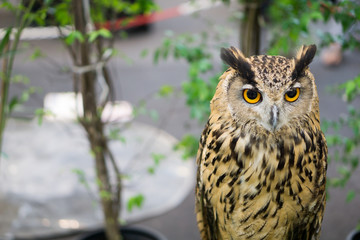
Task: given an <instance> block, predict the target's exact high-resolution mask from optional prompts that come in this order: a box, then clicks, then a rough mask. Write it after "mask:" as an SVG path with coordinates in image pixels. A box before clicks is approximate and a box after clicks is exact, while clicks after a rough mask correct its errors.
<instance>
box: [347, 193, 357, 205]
mask: <svg viewBox="0 0 360 240" xmlns="http://www.w3.org/2000/svg"><path fill="white" fill-rule="evenodd" d="M355 195H356V193H355V191H354V190H350V191H349V192H348V193H347V195H346V202H351V201H352V200H353V199H354V198H355Z"/></svg>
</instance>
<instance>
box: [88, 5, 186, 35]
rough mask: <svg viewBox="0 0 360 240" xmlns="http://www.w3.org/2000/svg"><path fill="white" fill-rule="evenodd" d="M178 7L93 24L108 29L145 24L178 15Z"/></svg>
mask: <svg viewBox="0 0 360 240" xmlns="http://www.w3.org/2000/svg"><path fill="white" fill-rule="evenodd" d="M180 15H181V14H180V12H179V7H174V8H169V9H166V10H164V11H160V12H155V13H151V14H143V15H139V16H136V17H134V18H120V19H118V20H115V21H106V22H104V23H98V24H95V26H96V27H97V28H106V29H109V30H120V29H128V28H133V27H138V26H142V25H145V24H149V23H153V22H158V21H162V20H166V19H169V18H174V17H178V16H180Z"/></svg>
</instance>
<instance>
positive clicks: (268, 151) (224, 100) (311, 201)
mask: <svg viewBox="0 0 360 240" xmlns="http://www.w3.org/2000/svg"><path fill="white" fill-rule="evenodd" d="M315 52H316V47H315V45H310V46H303V47H302V48H301V49H300V50H299V52H298V54H297V56H296V57H295V58H292V59H288V58H285V57H281V56H266V55H261V56H252V57H249V58H245V57H244V55H243V54H242V53H241V52H240V51H239V50H237V49H235V48H230V49H222V52H221V58H222V59H223V60H224V61H225V62H226V63H227V64H228V65H229V66H230V68H229V69H228V70H227V71H226V72H225V73H224V74H223V75H222V76H221V78H220V82H219V84H218V86H217V89H216V93H215V95H214V97H213V99H212V101H211V115H210V117H209V120H208V122H207V124H206V126H205V129H204V131H203V134H202V136H201V139H200V144H199V150H198V155H197V165H198V172H197V186H196V212H197V220H198V227H199V230H200V232H201V237H202V239H203V240H220V239H224V240H225V239H229V240H230V239H259V240H260V239H262V240H275V239H276V240H284V239H286V240H306V239H308V240H310V239H319V236H320V229H321V222H322V218H323V214H324V208H325V175H326V168H327V162H326V158H327V147H326V142H325V138H324V135H323V133H322V132H321V130H320V116H319V101H318V95H317V90H316V85H315V80H314V77H313V75H312V74H311V72H310V70H309V68H308V65H309V64H310V62H311V61H312V59H313V57H314V55H315ZM298 93H299V94H298ZM257 94H258V95H257ZM258 96H260V98H258ZM294 99H295V100H294ZM250 102H251V103H250Z"/></svg>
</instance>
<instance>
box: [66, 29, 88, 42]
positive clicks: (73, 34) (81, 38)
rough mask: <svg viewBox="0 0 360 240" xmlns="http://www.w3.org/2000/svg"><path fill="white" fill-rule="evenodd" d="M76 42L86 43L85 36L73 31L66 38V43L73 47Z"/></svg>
mask: <svg viewBox="0 0 360 240" xmlns="http://www.w3.org/2000/svg"><path fill="white" fill-rule="evenodd" d="M75 40H78V41H79V42H81V43H82V42H84V40H85V39H84V36H83V35H82V34H81V32H79V31H72V32H71V33H70V34H69V35H68V36H67V37H66V38H65V43H66V44H67V45H72V44H73V43H74V42H75Z"/></svg>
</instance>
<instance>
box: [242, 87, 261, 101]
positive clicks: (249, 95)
mask: <svg viewBox="0 0 360 240" xmlns="http://www.w3.org/2000/svg"><path fill="white" fill-rule="evenodd" d="M243 97H244V99H245V101H246V102H248V103H251V104H255V103H257V102H259V101H260V99H261V94H260V93H259V92H258V91H255V90H252V89H245V90H244V91H243Z"/></svg>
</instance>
